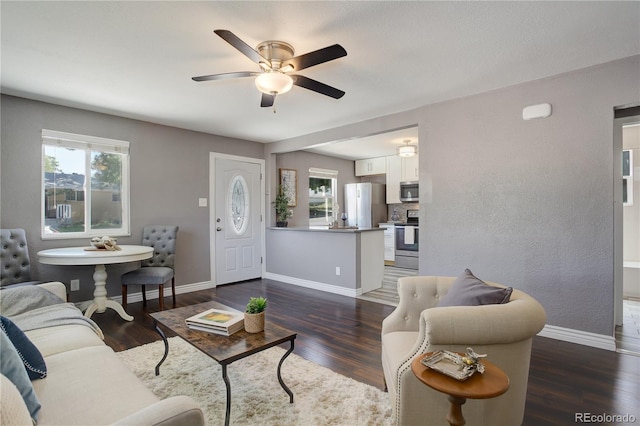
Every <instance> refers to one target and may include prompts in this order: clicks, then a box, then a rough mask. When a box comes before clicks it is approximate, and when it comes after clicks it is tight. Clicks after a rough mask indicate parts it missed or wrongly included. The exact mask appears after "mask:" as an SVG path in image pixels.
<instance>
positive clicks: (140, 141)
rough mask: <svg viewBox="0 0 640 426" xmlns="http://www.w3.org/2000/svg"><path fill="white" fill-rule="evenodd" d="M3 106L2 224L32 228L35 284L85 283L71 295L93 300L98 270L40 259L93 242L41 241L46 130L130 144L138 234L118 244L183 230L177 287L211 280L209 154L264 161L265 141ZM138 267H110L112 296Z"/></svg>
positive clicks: (22, 102) (48, 107)
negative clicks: (165, 229)
mask: <svg viewBox="0 0 640 426" xmlns="http://www.w3.org/2000/svg"><path fill="white" fill-rule="evenodd" d="M1 108H2V109H1V112H2V117H1V118H2V140H1V143H2V145H1V154H2V158H1V160H2V162H1V165H2V169H1V181H0V195H1V198H0V227H2V228H13V227H19V228H25V229H26V232H27V235H28V243H29V251H30V254H31V261H32V267H33V275H34V278H35V279H41V280H60V281H63V282H65V283H66V284H68V283H69V280H71V279H74V278H80V280H81V282H80V291H79V292H73V293H71V300H72V301H80V300H88V299H91V298H92V294H93V285H92V283H93V278H92V273H93V268H92V267H63V266H50V265H40V264H39V263H38V261H37V256H36V253H37V252H38V251H39V250H43V249H48V248H55V247H64V246H77V245H85V244H88V241H86V240H78V239H75V240H59V241H43V240H42V239H41V238H40V228H39V226H40V205H41V203H40V197H41V190H40V181H41V177H40V174H41V166H40V161H41V131H42V129H43V128H46V129H51V130H59V131H64V132H71V133H79V134H85V135H92V136H100V137H106V138H113V139H120V140H127V141H129V142H130V143H131V158H130V160H131V234H132V235H131V237H130V238H125V237H119V238H118V242H119V243H120V244H139V243H140V241H141V238H142V227H143V226H144V225H146V224H175V225H178V226H179V227H180V231H179V233H178V244H177V261H176V285H181V284H191V283H199V282H207V281H209V280H210V271H209V269H210V268H209V263H210V261H209V216H208V215H209V209H208V208H203V207H198V198H208V194H209V153H210V152H220V153H226V154H233V155H241V156H246V157H253V158H262V157H263V149H264V148H263V145H262V144H260V143H256V142H248V141H242V140H237V139H230V138H225V137H221V136H213V135H208V134H204V133H198V132H193V131H188V130H183V129H177V128H172V127H167V126H161V125H156V124H152V123H147V122H142V121H136V120H129V119H126V118H120V117H115V116H111V115H106V114H99V113H94V112H90V111H84V110H79V109H74V108H67V107H62V106H57V105H52V104H48V103H43V102H36V101H31V100H27V99H23V98H17V97H12V96H5V95H3V96H2V99H1ZM135 266H136V265H135V264H126V265H109V266H108V267H107V273H108V274H109V275H108V282H107V289H108V293H109V295H119V294H120V284H119V281H118V279H119V276H120V275H121V274H122V273H123V272H125V271H127V270H131V269H133V268H134V267H135Z"/></svg>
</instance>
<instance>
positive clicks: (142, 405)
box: [0, 283, 204, 426]
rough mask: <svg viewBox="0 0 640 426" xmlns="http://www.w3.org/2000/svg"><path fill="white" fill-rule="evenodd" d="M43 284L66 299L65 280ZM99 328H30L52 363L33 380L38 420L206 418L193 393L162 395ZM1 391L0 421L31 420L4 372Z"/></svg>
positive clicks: (179, 421) (173, 421) (171, 421)
mask: <svg viewBox="0 0 640 426" xmlns="http://www.w3.org/2000/svg"><path fill="white" fill-rule="evenodd" d="M40 287H43V288H46V289H47V290H49V291H50V292H52V293H54V294H56V295H57V296H58V297H60V298H61V299H62V300H66V288H65V286H64V284H62V283H45V284H41V285H40ZM4 291H5V290H3V291H2V292H4ZM0 295H1V292H0ZM78 312H79V311H78ZM9 318H10V317H9ZM10 319H11V318H10ZM0 332H1V331H0ZM100 333H101V332H100V330H99V329H98V330H97V333H96V331H94V330H92V329H91V328H90V327H86V326H83V325H77V324H67V325H55V326H51V327H45V328H38V329H33V330H30V331H27V332H26V333H25V334H26V335H27V337H28V338H29V339H30V340H31V342H33V343H34V344H35V346H36V347H37V348H38V349H39V350H40V353H41V354H42V356H43V357H44V360H45V363H46V367H47V376H46V377H45V378H44V379H38V380H33V381H32V385H33V388H34V390H35V394H36V396H37V398H38V400H39V402H40V404H41V406H42V407H41V409H40V412H39V414H38V425H85V426H88V425H111V424H113V425H167V426H169V425H176V426H182V425H203V424H204V418H203V414H202V411H201V409H200V407H199V406H198V405H197V404H196V403H195V402H194V401H193V400H192V399H191V398H189V397H187V396H177V397H171V398H167V399H164V400H159V399H158V397H156V396H155V395H154V394H153V393H152V392H151V391H150V390H149V389H147V387H146V386H145V385H144V384H143V383H142V382H141V381H140V380H139V379H138V378H137V377H136V376H135V375H134V374H133V373H132V372H131V371H130V370H129V369H128V368H127V367H126V366H125V365H124V364H123V363H122V362H121V361H120V359H119V358H118V356H117V355H116V354H115V353H114V351H113V350H112V349H111V348H109V347H108V346H107V345H105V344H104V342H103V341H102V338H101V337H100V336H99V334H100ZM0 392H1V406H0V411H1V415H2V416H1V419H0V420H1V421H0V424H3V425H5V424H6V425H31V424H32V422H31V418H30V415H29V412H28V410H27V407H26V405H25V404H24V401H23V399H22V397H21V395H20V393H19V392H18V390H17V389H16V387H15V386H13V384H12V382H11V381H9V380H8V378H7V377H5V376H4V375H3V376H2V386H1V387H0Z"/></svg>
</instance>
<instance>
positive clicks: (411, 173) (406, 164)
mask: <svg viewBox="0 0 640 426" xmlns="http://www.w3.org/2000/svg"><path fill="white" fill-rule="evenodd" d="M418 157H419V156H418V155H414V156H413V157H402V158H401V159H400V160H401V161H400V181H401V182H416V181H419V180H420V174H419V173H418V164H419V161H418Z"/></svg>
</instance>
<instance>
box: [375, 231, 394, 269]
mask: <svg viewBox="0 0 640 426" xmlns="http://www.w3.org/2000/svg"><path fill="white" fill-rule="evenodd" d="M379 226H380V228H384V261H385V263H388V262H394V261H395V260H396V227H395V225H394V224H393V223H381V224H380V225H379Z"/></svg>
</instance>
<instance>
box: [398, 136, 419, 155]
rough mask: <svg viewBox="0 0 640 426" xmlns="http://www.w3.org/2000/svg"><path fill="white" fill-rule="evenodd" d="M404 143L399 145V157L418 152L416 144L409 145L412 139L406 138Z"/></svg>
mask: <svg viewBox="0 0 640 426" xmlns="http://www.w3.org/2000/svg"><path fill="white" fill-rule="evenodd" d="M403 142H404V145H402V146H399V147H398V156H399V157H413V156H414V155H416V154H417V153H418V148H417V147H416V146H415V145H409V142H411V140H410V139H405V140H404V141H403Z"/></svg>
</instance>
